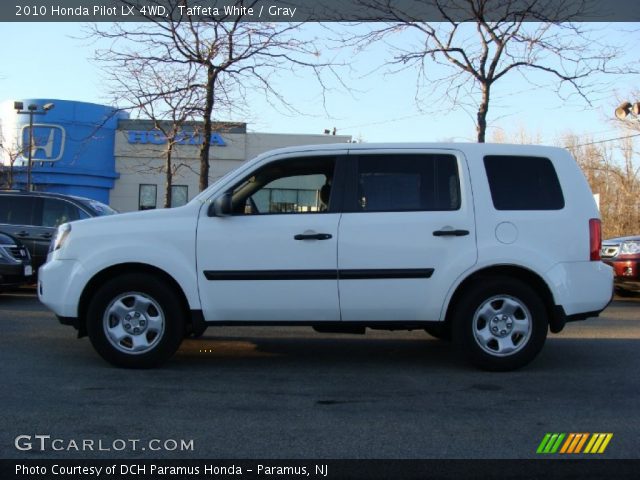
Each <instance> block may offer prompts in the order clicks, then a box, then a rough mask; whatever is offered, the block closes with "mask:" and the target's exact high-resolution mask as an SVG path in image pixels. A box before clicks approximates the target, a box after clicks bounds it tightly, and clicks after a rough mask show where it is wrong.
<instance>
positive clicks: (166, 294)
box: [87, 274, 184, 368]
mask: <svg viewBox="0 0 640 480" xmlns="http://www.w3.org/2000/svg"><path fill="white" fill-rule="evenodd" d="M87 332H88V334H89V338H90V340H91V343H92V344H93V346H94V348H95V349H96V351H97V352H98V353H99V354H100V355H101V356H102V357H103V358H104V359H105V360H107V361H108V362H109V363H111V364H113V365H116V366H118V367H127V368H150V367H155V366H157V365H159V364H161V363H163V362H165V361H166V360H168V359H169V358H170V357H171V356H172V355H173V354H174V353H175V352H176V350H177V349H178V347H179V346H180V343H181V341H182V338H183V337H184V312H183V309H182V308H181V305H180V301H179V298H178V296H177V295H176V292H174V291H173V289H172V288H171V287H169V286H168V285H167V284H166V283H164V282H162V281H161V280H159V279H158V278H156V277H154V276H152V275H147V274H126V275H121V276H118V277H115V278H113V279H111V280H109V281H108V282H106V283H105V284H104V285H103V286H102V287H100V288H99V289H98V291H97V292H96V293H95V295H94V296H93V298H92V299H91V302H90V303H89V308H88V310H87Z"/></svg>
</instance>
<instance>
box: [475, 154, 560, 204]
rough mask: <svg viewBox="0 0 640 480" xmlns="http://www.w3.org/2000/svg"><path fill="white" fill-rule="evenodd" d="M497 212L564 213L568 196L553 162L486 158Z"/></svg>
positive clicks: (531, 158) (538, 158)
mask: <svg viewBox="0 0 640 480" xmlns="http://www.w3.org/2000/svg"><path fill="white" fill-rule="evenodd" d="M484 166H485V169H486V171H487V178H488V179H489V188H490V189H491V198H492V200H493V206H494V207H495V208H496V210H560V209H562V208H564V197H563V195H562V188H561V187H560V182H559V180H558V175H557V174H556V171H555V169H554V168H553V164H552V163H551V160H549V159H548V158H544V157H519V156H512V155H489V156H486V157H484Z"/></svg>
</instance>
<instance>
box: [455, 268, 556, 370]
mask: <svg viewBox="0 0 640 480" xmlns="http://www.w3.org/2000/svg"><path fill="white" fill-rule="evenodd" d="M548 323H549V320H548V315H547V312H546V309H545V306H544V303H543V302H542V299H541V298H540V296H539V295H538V294H537V293H536V292H535V291H534V290H533V289H532V288H531V287H529V286H528V285H527V284H525V283H523V282H521V281H519V280H517V279H512V278H492V279H486V280H483V281H482V282H481V283H479V284H478V285H474V286H472V287H471V288H469V290H467V292H466V293H465V294H464V296H463V297H462V298H461V299H460V304H459V305H458V306H457V307H456V309H455V312H454V316H453V334H454V341H455V343H456V345H457V346H458V347H459V348H460V349H461V350H462V352H463V354H464V355H465V356H466V357H467V359H469V360H470V361H471V362H472V363H473V364H474V365H476V366H478V367H480V368H482V369H485V370H494V371H506V370H515V369H517V368H520V367H522V366H524V365H526V364H528V363H529V362H531V360H533V359H534V358H535V357H536V355H538V353H539V352H540V350H541V349H542V346H543V345H544V342H545V340H546V337H547V330H548Z"/></svg>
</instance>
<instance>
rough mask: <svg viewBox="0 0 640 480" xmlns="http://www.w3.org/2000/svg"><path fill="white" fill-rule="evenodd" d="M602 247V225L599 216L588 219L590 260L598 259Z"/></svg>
mask: <svg viewBox="0 0 640 480" xmlns="http://www.w3.org/2000/svg"><path fill="white" fill-rule="evenodd" d="M601 248H602V225H601V223H600V219H599V218H592V219H590V220H589V257H590V259H591V260H592V261H597V260H600V249H601Z"/></svg>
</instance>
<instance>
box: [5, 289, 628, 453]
mask: <svg viewBox="0 0 640 480" xmlns="http://www.w3.org/2000/svg"><path fill="white" fill-rule="evenodd" d="M0 325H1V328H2V335H0V364H1V365H2V389H0V405H1V407H2V415H0V432H1V434H0V458H5V459H6V458H9V459H29V458H55V459H64V458H93V459H100V458H105V459H109V458H129V459H130V458H212V459H215V458H225V459H233V458H236V459H246V458H293V459H295V458H327V459H328V458H332V459H427V458H485V459H487V458H536V456H538V457H539V455H538V454H536V449H537V447H538V445H539V444H540V442H541V440H542V439H543V437H544V435H545V434H546V433H550V432H565V433H570V432H590V433H593V432H609V433H613V437H612V438H611V441H610V443H609V445H608V446H607V448H606V451H605V452H604V453H602V454H600V457H602V458H628V459H637V458H640V438H639V435H640V408H639V405H640V403H639V401H640V375H638V366H639V365H640V298H635V299H624V300H621V299H618V300H617V301H615V302H614V303H613V304H612V305H611V306H610V307H609V308H608V309H607V310H606V311H605V312H604V313H603V314H602V316H601V317H599V318H597V319H589V320H587V321H584V322H578V323H574V324H569V325H568V326H567V327H566V329H565V330H564V331H563V332H562V333H561V334H558V335H552V334H550V336H549V338H548V339H547V343H546V345H545V347H544V349H543V351H542V353H541V354H540V356H539V357H538V358H537V359H536V360H535V361H534V362H533V363H532V364H531V365H529V366H528V367H526V368H524V369H522V370H519V371H516V372H509V373H488V372H482V371H478V370H476V369H474V368H473V367H470V366H469V365H467V364H466V363H465V362H464V361H462V360H461V359H459V358H458V356H457V355H456V353H455V351H454V349H453V348H452V347H451V345H450V344H448V343H445V342H442V341H439V340H435V339H433V338H431V337H430V336H429V335H427V334H426V333H425V332H422V331H414V332H385V331H367V334H366V335H334V334H319V333H316V332H315V331H313V330H312V329H311V328H303V327H289V328H283V327H278V328H274V327H238V328H231V327H224V328H209V329H208V330H207V332H206V333H205V335H204V337H203V338H201V339H198V340H186V341H185V342H184V343H183V345H182V347H181V349H180V350H179V352H178V353H177V354H176V356H175V357H174V358H173V359H172V360H171V361H170V362H169V363H168V364H167V365H166V366H164V367H163V368H160V369H155V370H147V371H139V370H122V369H117V368H114V367H111V366H110V365H108V364H106V363H105V362H104V361H103V360H102V359H101V358H100V357H99V356H98V355H97V354H96V353H95V352H94V351H93V349H92V347H91V345H90V342H89V340H88V339H87V338H84V339H80V340H78V339H76V338H75V331H74V330H73V329H72V328H71V327H67V326H63V325H60V324H58V323H57V321H56V319H55V317H54V316H53V315H52V314H51V313H50V312H48V311H47V310H46V309H45V308H44V307H43V306H42V305H40V304H39V302H38V300H37V298H36V297H35V295H34V294H33V292H30V291H24V290H23V291H20V292H17V293H9V294H7V293H5V294H2V295H0ZM46 436H49V438H46ZM18 437H19V438H18ZM17 438H18V440H16V439H17ZM132 440H136V441H137V442H135V448H133V446H132V442H131V441H132ZM152 440H157V442H152ZM54 441H56V442H54ZM85 441H89V442H93V443H92V448H91V449H87V448H82V447H81V446H82V442H85ZM74 445H75V448H74ZM86 445H87V444H86V443H85V444H84V447H86ZM98 445H100V447H101V449H100V450H99V449H98ZM123 445H124V448H122V449H121V448H120V447H122V446H123ZM181 445H182V446H184V447H185V449H183V448H181ZM18 447H20V448H18ZM41 447H42V448H41ZM174 447H175V448H174ZM156 448H159V449H158V450H156ZM578 457H580V455H578Z"/></svg>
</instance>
